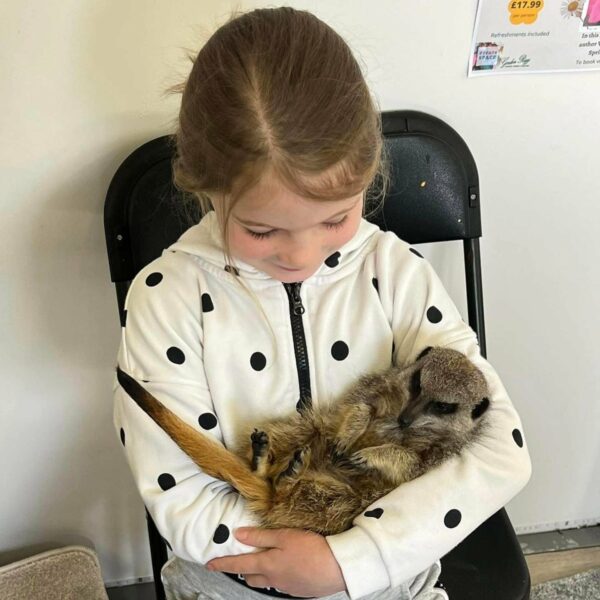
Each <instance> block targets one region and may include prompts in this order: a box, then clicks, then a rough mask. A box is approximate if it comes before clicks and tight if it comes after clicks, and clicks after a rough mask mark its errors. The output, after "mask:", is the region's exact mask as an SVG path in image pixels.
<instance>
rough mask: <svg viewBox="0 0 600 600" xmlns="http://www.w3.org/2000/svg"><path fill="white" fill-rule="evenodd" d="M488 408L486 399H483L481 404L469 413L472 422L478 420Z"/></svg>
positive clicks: (488, 402)
mask: <svg viewBox="0 0 600 600" xmlns="http://www.w3.org/2000/svg"><path fill="white" fill-rule="evenodd" d="M489 406H490V401H489V399H488V398H483V400H481V402H479V404H478V405H477V406H476V407H475V408H474V409H473V410H472V411H471V417H472V419H473V420H475V419H478V418H479V417H480V416H481V415H482V414H483V413H484V412H485V411H486V410H487V409H488V408H489Z"/></svg>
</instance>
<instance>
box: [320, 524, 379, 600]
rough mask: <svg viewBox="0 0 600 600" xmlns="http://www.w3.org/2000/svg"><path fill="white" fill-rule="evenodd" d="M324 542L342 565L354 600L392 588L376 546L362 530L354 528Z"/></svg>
mask: <svg viewBox="0 0 600 600" xmlns="http://www.w3.org/2000/svg"><path fill="white" fill-rule="evenodd" d="M325 539H326V540H327V543H328V544H329V548H330V549H331V552H332V553H333V555H334V556H335V559H336V560H337V562H338V564H339V565H340V569H341V570H342V575H343V576H344V581H345V582H346V589H347V590H348V595H349V596H350V598H351V600H358V598H362V597H363V596H366V595H368V594H372V593H373V592H377V591H379V590H383V589H385V588H388V587H389V586H390V578H389V575H388V572H387V570H386V568H385V564H384V562H383V560H382V558H381V554H380V553H379V549H378V548H377V545H376V544H375V542H373V540H372V539H371V538H370V537H369V536H368V535H367V534H366V533H365V532H364V530H362V529H361V528H360V527H352V528H351V529H348V531H344V532H342V533H338V534H336V535H330V536H327V537H326V538H325Z"/></svg>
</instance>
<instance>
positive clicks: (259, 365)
mask: <svg viewBox="0 0 600 600" xmlns="http://www.w3.org/2000/svg"><path fill="white" fill-rule="evenodd" d="M250 366H251V367H252V368H253V369H254V370H255V371H262V370H263V369H264V368H265V367H266V366H267V358H266V356H265V355H264V354H263V353H262V352H255V353H254V354H253V355H252V356H251V357H250Z"/></svg>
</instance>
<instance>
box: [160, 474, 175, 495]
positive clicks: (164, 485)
mask: <svg viewBox="0 0 600 600" xmlns="http://www.w3.org/2000/svg"><path fill="white" fill-rule="evenodd" d="M158 485H159V486H160V489H161V490H163V492H166V491H167V490H170V489H171V488H172V487H175V477H173V475H171V474H170V473H161V474H160V475H159V476H158Z"/></svg>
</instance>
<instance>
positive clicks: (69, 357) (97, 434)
mask: <svg viewBox="0 0 600 600" xmlns="http://www.w3.org/2000/svg"><path fill="white" fill-rule="evenodd" d="M290 4H291V5H292V6H296V7H302V8H307V9H309V10H312V11H313V12H315V13H316V14H317V15H318V16H320V17H321V18H322V19H324V20H325V21H327V22H328V23H330V24H331V25H332V26H334V27H335V28H336V29H337V30H338V31H339V32H340V33H341V34H342V35H343V36H344V37H345V38H346V39H347V41H348V42H349V43H350V44H351V45H352V46H353V47H354V49H355V51H356V53H357V54H358V55H360V57H361V60H362V61H363V63H364V65H365V68H366V74H367V79H368V81H369V82H370V84H371V85H372V87H373V90H374V92H375V94H376V95H377V96H378V97H379V100H380V105H381V108H382V110H391V109H395V108H413V109H417V110H423V111H426V112H430V113H433V114H434V115H437V116H438V117H441V118H442V119H444V120H446V121H447V122H448V123H449V124H450V125H452V126H453V127H454V128H455V129H456V130H457V131H458V132H459V133H460V134H461V135H462V136H463V138H464V139H465V140H466V142H467V143H468V144H469V146H470V148H471V150H472V152H473V154H474V156H475V157H476V160H477V163H478V166H479V173H480V180H481V198H482V213H483V231H484V237H483V240H482V252H483V274H484V294H485V311H486V323H487V334H488V358H489V360H490V361H491V363H492V364H493V365H494V366H495V367H496V369H497V371H498V373H499V374H500V376H501V378H502V379H503V381H504V383H505V385H506V387H507V389H508V391H509V393H510V395H511V397H512V400H513V402H514V404H515V405H516V407H517V409H518V411H519V413H520V415H521V417H522V419H523V423H524V428H525V434H526V438H527V441H528V444H529V449H530V452H531V455H532V458H533V463H534V473H533V477H532V479H531V482H530V483H529V485H528V487H527V488H526V489H525V490H524V491H523V492H522V493H521V494H520V495H519V496H518V497H517V498H516V499H515V500H513V501H512V502H511V503H510V504H509V506H508V510H509V513H510V515H511V518H512V520H513V523H514V525H515V526H516V528H517V530H518V531H522V532H524V531H529V530H533V529H550V528H552V527H553V526H555V525H556V524H560V525H561V526H568V525H573V524H580V523H592V522H597V521H598V519H599V518H600V505H599V502H598V500H599V497H600V494H599V493H600V485H599V484H598V482H599V481H600V439H599V437H598V423H599V422H600V399H599V398H600V383H599V375H598V373H599V372H600V371H599V369H598V366H597V365H598V363H599V362H600V350H599V349H598V344H597V343H596V337H597V335H598V332H599V331H600V316H599V314H598V307H599V306H600V297H599V296H600V293H599V292H600V284H599V281H600V277H599V275H600V268H599V267H598V257H599V256H600V241H599V238H600V236H599V233H600V232H599V231H598V230H599V227H598V224H599V223H600V208H599V207H598V205H597V204H596V201H597V198H598V194H597V192H596V189H595V187H594V185H593V178H595V177H596V175H597V172H596V169H597V168H598V164H599V160H598V159H599V156H600V149H599V146H598V140H599V139H600V135H599V134H600V124H599V123H600V120H599V119H598V106H599V100H600V72H596V73H587V74H560V75H554V74H546V75H536V76H531V75H517V76H513V77H501V78H500V77H498V78H494V77H489V78H478V79H472V80H469V79H467V78H466V69H467V59H468V55H469V50H470V41H471V34H472V28H473V23H474V17H475V8H476V2H475V0H470V1H468V2H447V1H444V0H437V1H431V2H428V3H408V2H397V1H396V0H375V1H374V2H368V3H367V2H362V1H361V2H358V1H354V2H350V1H348V0H344V1H342V0H328V1H327V2H324V1H323V0H320V1H318V2H317V1H316V0H315V1H313V2H299V1H298V2H290ZM258 5H263V6H265V5H270V4H266V3H262V4H261V3H248V2H246V3H237V6H239V7H241V8H243V9H245V8H249V7H251V6H258ZM230 6H233V4H230V3H229V2H224V1H221V2H219V1H218V0H211V1H208V0H202V1H201V2H199V1H197V0H180V1H179V2H177V3H173V2H167V0H163V1H162V2H160V1H157V0H155V1H153V2H143V1H142V0H137V1H135V0H119V1H117V0H111V1H109V0H106V1H103V2H78V1H76V0H60V1H58V0H55V1H54V2H35V1H32V0H6V1H5V5H4V11H3V13H4V15H3V19H2V20H1V21H0V66H1V71H2V91H3V93H2V103H3V110H2V120H1V130H2V139H3V141H4V143H3V144H2V146H1V147H0V153H1V157H0V165H1V166H0V168H1V175H0V176H1V184H2V190H3V194H2V196H1V200H0V206H1V209H2V221H1V222H2V235H3V240H2V242H3V246H2V248H3V251H2V253H1V254H0V268H1V271H0V277H1V282H2V295H1V305H0V309H1V310H0V323H1V332H0V352H1V355H2V360H1V362H0V366H1V368H2V370H3V372H2V381H3V382H4V390H3V400H2V403H1V404H0V419H1V420H0V423H1V425H0V427H1V435H0V456H1V457H2V462H1V468H2V480H3V482H4V485H3V488H4V489H3V493H2V494H1V495H0V562H7V561H8V560H9V559H10V558H11V557H15V556H21V555H22V553H23V552H26V551H23V550H22V548H23V547H27V548H34V547H38V546H40V545H43V544H60V543H72V542H73V541H75V542H77V541H80V540H89V541H90V543H91V544H93V545H94V546H95V548H96V550H97V552H98V553H99V556H100V560H101V564H102V570H103V575H104V578H105V580H106V581H107V582H114V581H117V580H123V579H128V578H132V577H143V576H147V575H149V574H150V572H151V569H150V563H149V553H148V547H147V541H146V531H145V520H144V513H143V508H142V504H141V501H140V500H139V498H138V496H137V492H136V490H135V488H134V485H133V482H132V478H131V476H130V473H129V471H128V467H127V466H126V464H125V461H124V458H123V455H122V453H121V447H120V442H119V441H118V439H117V437H116V434H115V433H114V431H113V427H112V398H111V386H112V373H113V367H114V364H115V359H116V351H117V346H118V341H119V324H118V318H117V305H116V298H115V294H114V290H113V288H112V285H111V283H110V280H109V272H108V263H107V259H106V251H105V242H104V232H103V220H102V213H103V201H104V196H105V193H106V189H107V186H108V183H109V181H110V179H111V177H112V174H113V173H114V171H115V169H116V168H117V167H118V165H119V164H120V162H121V161H122V160H123V159H124V158H125V157H126V156H127V155H128V154H129V152H131V151H132V150H133V149H134V148H136V147H137V146H138V145H140V144H141V143H143V142H144V141H147V140H148V139H151V138H153V137H156V136H158V135H162V134H164V133H166V132H168V131H170V129H171V128H172V124H173V119H174V118H175V117H176V115H177V102H178V98H177V97H171V98H166V99H165V98H164V97H162V95H161V92H162V91H163V90H164V89H165V88H166V87H167V86H168V85H171V84H173V83H175V82H177V81H179V80H180V79H181V78H182V77H184V76H185V73H186V72H187V69H188V68H189V62H188V61H187V59H186V58H185V53H184V51H183V48H185V47H189V48H192V49H196V48H197V47H198V46H199V44H200V40H202V39H204V36H206V35H207V32H208V33H210V32H211V31H212V30H213V29H214V27H215V26H216V25H218V24H220V23H221V22H222V21H223V19H224V17H225V15H226V14H227V13H228V9H229V7H230ZM425 254H426V255H427V256H428V258H430V259H431V260H432V262H433V263H434V265H435V266H436V268H437V270H438V273H439V274H440V276H441V277H442V279H443V281H444V283H445V284H446V286H447V287H448V289H449V291H450V292H451V294H452V295H453V297H454V298H455V299H456V302H457V304H458V305H459V307H461V308H462V309H463V314H465V315H466V310H465V309H464V306H465V302H464V292H463V290H462V281H461V277H462V267H461V262H460V261H461V249H460V245H458V246H457V245H455V244H447V245H444V247H443V248H431V247H428V248H425ZM20 549H21V550H20ZM19 553H21V554H19Z"/></svg>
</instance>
